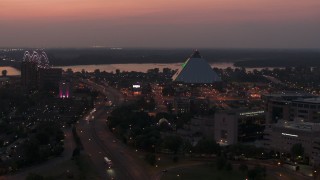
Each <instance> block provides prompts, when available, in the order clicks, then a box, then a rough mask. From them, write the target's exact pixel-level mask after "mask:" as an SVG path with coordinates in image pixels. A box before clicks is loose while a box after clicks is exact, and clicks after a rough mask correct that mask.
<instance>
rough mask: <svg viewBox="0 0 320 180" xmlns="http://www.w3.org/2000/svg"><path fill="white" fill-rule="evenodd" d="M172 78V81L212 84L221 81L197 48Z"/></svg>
mask: <svg viewBox="0 0 320 180" xmlns="http://www.w3.org/2000/svg"><path fill="white" fill-rule="evenodd" d="M172 79H173V81H174V82H180V83H188V84H212V83H215V82H220V81H221V78H220V77H219V76H218V75H217V73H216V72H214V71H213V69H212V68H211V66H210V65H209V64H208V62H207V61H206V60H205V59H203V58H202V57H201V55H200V53H199V51H197V50H196V51H194V53H193V54H192V55H191V57H190V58H189V59H187V61H186V62H185V63H183V64H182V66H181V67H180V69H179V70H178V71H177V72H176V73H175V74H174V75H173V77H172Z"/></svg>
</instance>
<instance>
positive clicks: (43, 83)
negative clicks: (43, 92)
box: [21, 50, 62, 89]
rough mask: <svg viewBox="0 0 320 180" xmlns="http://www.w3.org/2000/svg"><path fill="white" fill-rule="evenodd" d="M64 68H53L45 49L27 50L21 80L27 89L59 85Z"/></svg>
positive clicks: (22, 64) (22, 63) (22, 65)
mask: <svg viewBox="0 0 320 180" xmlns="http://www.w3.org/2000/svg"><path fill="white" fill-rule="evenodd" d="M61 77H62V69H60V68H51V67H50V66H49V60H48V56H47V54H46V53H45V52H44V51H43V50H37V51H33V52H32V53H30V52H29V51H26V52H25V53H24V56H23V61H22V62H21V81H22V86H23V87H24V88H26V89H44V88H51V87H56V86H58V83H59V81H60V80H61Z"/></svg>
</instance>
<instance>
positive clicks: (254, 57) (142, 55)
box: [0, 48, 320, 67]
mask: <svg viewBox="0 0 320 180" xmlns="http://www.w3.org/2000/svg"><path fill="white" fill-rule="evenodd" d="M26 50H30V49H26ZM45 51H46V53H47V54H48V57H49V60H50V63H51V65H55V66H67V65H89V64H114V63H177V62H184V61H185V60H186V59H187V58H188V57H189V56H190V54H192V51H193V49H121V50H120V49H109V48H86V49H45ZM199 51H200V53H201V55H202V56H203V57H204V58H205V59H206V60H207V61H209V62H236V66H243V67H266V66H270V67H277V66H278V67H280V66H299V65H301V63H302V62H303V65H307V66H316V65H319V64H320V51H319V50H310V49H309V50H281V49H199ZM23 54H24V50H21V51H13V52H4V51H0V56H5V57H9V59H11V58H12V59H15V60H17V61H21V60H22V58H23ZM5 62H6V61H0V66H4V65H8V62H6V63H5ZM4 63H5V64H4ZM9 64H10V62H9Z"/></svg>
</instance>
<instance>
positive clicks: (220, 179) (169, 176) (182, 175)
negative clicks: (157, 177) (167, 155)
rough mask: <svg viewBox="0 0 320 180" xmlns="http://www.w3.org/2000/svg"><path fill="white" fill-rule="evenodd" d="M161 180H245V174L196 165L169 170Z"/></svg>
mask: <svg viewBox="0 0 320 180" xmlns="http://www.w3.org/2000/svg"><path fill="white" fill-rule="evenodd" d="M161 179H162V180H177V179H183V180H189V179H190V180H194V179H196V180H224V179H227V180H244V179H246V174H245V173H242V172H240V171H238V170H237V169H233V170H231V171H227V170H224V169H223V170H219V171H218V170H217V169H216V168H215V167H214V166H210V165H197V166H190V167H184V168H177V169H170V170H168V172H166V173H164V175H163V176H162V178H161Z"/></svg>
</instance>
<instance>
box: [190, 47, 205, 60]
mask: <svg viewBox="0 0 320 180" xmlns="http://www.w3.org/2000/svg"><path fill="white" fill-rule="evenodd" d="M190 58H202V57H201V55H200V52H199V51H198V49H196V50H195V51H194V52H193V54H192V55H191V56H190Z"/></svg>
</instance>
